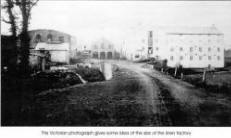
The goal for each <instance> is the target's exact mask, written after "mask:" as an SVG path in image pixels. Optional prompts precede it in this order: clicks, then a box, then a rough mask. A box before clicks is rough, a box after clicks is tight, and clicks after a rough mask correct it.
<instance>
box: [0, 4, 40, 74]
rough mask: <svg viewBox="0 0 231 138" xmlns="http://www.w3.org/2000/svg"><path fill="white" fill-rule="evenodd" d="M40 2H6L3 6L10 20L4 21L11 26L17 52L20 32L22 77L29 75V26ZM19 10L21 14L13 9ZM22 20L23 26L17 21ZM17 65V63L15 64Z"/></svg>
mask: <svg viewBox="0 0 231 138" xmlns="http://www.w3.org/2000/svg"><path fill="white" fill-rule="evenodd" d="M37 2H38V0H5V5H4V6H2V7H3V9H6V11H7V12H6V13H7V14H8V18H9V19H8V20H6V19H2V21H3V22H5V23H7V24H10V26H11V27H10V31H11V33H12V37H13V38H15V39H14V45H15V49H16V50H15V51H17V32H18V31H20V34H19V36H18V38H19V40H20V58H21V59H20V60H21V62H20V71H21V74H22V75H26V74H28V73H29V70H28V69H29V48H30V38H29V35H28V26H29V23H30V22H29V21H30V17H31V10H32V8H33V7H34V6H35V5H36V4H37ZM14 8H18V9H19V12H18V13H20V14H17V12H14V11H13V9H14ZM18 18H20V19H21V20H20V22H21V24H17V22H16V19H18ZM15 55H16V56H17V53H16V54H15ZM15 64H16V63H15Z"/></svg>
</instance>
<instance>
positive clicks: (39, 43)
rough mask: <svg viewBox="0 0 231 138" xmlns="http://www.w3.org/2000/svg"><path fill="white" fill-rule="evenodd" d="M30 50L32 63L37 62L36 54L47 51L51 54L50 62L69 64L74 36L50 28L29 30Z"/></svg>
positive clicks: (74, 43) (74, 41)
mask: <svg viewBox="0 0 231 138" xmlns="http://www.w3.org/2000/svg"><path fill="white" fill-rule="evenodd" d="M29 36H30V39H31V40H30V51H31V52H32V54H31V55H33V56H31V60H30V61H33V63H32V64H37V63H36V62H35V61H36V57H35V56H36V54H34V53H39V52H41V51H48V52H49V53H50V56H51V62H53V63H63V64H69V63H70V58H71V57H73V55H74V52H72V48H73V47H75V45H76V40H75V37H73V36H71V35H69V34H66V33H63V32H60V31H56V30H50V29H38V30H31V31H29Z"/></svg>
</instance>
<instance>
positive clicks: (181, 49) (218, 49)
mask: <svg viewBox="0 0 231 138" xmlns="http://www.w3.org/2000/svg"><path fill="white" fill-rule="evenodd" d="M156 50H158V48H156ZM179 50H180V51H183V50H184V49H183V47H180V48H179ZM189 50H190V52H193V47H190V48H189ZM211 50H212V49H211V47H209V48H208V51H211ZM170 51H174V48H171V49H170ZM199 51H200V52H202V47H199ZM217 51H218V52H220V51H221V49H220V48H219V47H218V48H217Z"/></svg>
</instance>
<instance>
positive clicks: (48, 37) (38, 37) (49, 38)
mask: <svg viewBox="0 0 231 138" xmlns="http://www.w3.org/2000/svg"><path fill="white" fill-rule="evenodd" d="M58 39H59V41H60V42H64V37H63V36H59V37H58ZM41 41H42V37H41V35H40V34H37V35H36V37H35V42H36V43H38V42H41ZM47 41H48V42H51V41H53V36H52V35H51V34H48V35H47Z"/></svg>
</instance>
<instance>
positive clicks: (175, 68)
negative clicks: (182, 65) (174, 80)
mask: <svg viewBox="0 0 231 138" xmlns="http://www.w3.org/2000/svg"><path fill="white" fill-rule="evenodd" d="M176 75H177V67H175V73H174V77H176Z"/></svg>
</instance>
